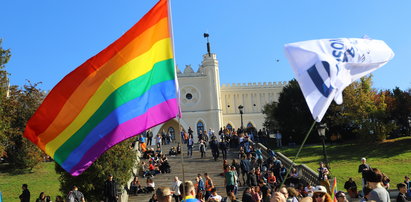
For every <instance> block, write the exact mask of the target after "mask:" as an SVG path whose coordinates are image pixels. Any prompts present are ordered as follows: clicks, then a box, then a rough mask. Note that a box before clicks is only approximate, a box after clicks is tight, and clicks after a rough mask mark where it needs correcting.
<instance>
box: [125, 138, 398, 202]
mask: <svg viewBox="0 0 411 202" xmlns="http://www.w3.org/2000/svg"><path fill="white" fill-rule="evenodd" d="M172 146H176V144H174V143H171V144H169V145H163V146H162V150H163V152H164V153H167V154H168V151H169V150H170V148H171V147H172ZM153 147H154V146H153ZM182 149H183V154H184V158H183V159H184V171H185V172H184V179H185V180H191V181H193V182H195V177H196V176H197V174H198V173H200V174H201V175H202V176H204V173H208V175H209V176H210V177H211V179H212V180H213V182H214V185H215V187H216V188H217V193H218V194H219V195H221V196H222V197H226V196H227V195H226V193H225V187H224V177H222V176H221V175H220V174H221V173H223V159H222V156H221V154H220V158H219V159H218V160H217V161H214V159H213V158H212V155H211V150H210V149H208V150H207V153H206V157H205V158H203V159H202V158H201V156H200V152H199V149H198V144H196V145H194V147H193V156H192V157H187V155H186V153H187V147H186V146H185V145H182ZM237 155H238V151H237V150H236V149H231V150H229V151H228V161H229V163H230V164H231V161H232V159H234V158H235V159H237V158H236V157H237ZM142 160H143V161H146V162H147V160H146V159H142ZM168 161H169V164H170V166H171V173H166V174H157V175H156V176H155V177H154V178H153V180H154V182H155V186H156V188H158V187H162V186H168V187H171V185H172V183H173V180H174V176H178V178H179V179H180V180H181V181H183V172H182V166H181V156H180V155H178V156H168ZM237 161H238V159H237ZM140 183H141V185H142V186H143V187H144V186H145V185H146V182H145V179H144V178H142V177H140ZM243 191H244V187H241V186H240V187H239V190H238V193H237V195H236V197H237V200H238V201H241V196H242V193H243ZM389 192H390V197H391V201H392V202H395V201H396V200H395V199H396V197H397V195H398V191H397V190H389ZM152 195H153V193H151V194H138V195H137V196H134V195H130V196H129V201H130V202H148V201H149V200H150V198H151V197H152ZM346 195H347V196H348V194H346ZM347 199H348V200H349V201H350V202H357V201H360V199H359V198H353V199H351V198H349V196H348V198H347ZM172 201H174V199H173V200H172Z"/></svg>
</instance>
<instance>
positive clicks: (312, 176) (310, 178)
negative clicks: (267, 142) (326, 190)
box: [254, 143, 320, 186]
mask: <svg viewBox="0 0 411 202" xmlns="http://www.w3.org/2000/svg"><path fill="white" fill-rule="evenodd" d="M254 147H257V148H260V149H261V152H262V153H263V156H264V158H268V157H269V155H268V148H267V147H266V146H264V145H263V144H261V143H256V144H254ZM276 155H277V159H278V160H280V161H281V162H282V163H283V164H284V166H285V167H286V168H289V167H290V165H291V163H293V162H292V161H291V159H289V158H287V157H286V156H285V155H284V154H282V153H281V152H276ZM293 167H294V168H296V169H297V172H298V176H300V179H301V180H303V181H304V182H306V183H310V184H311V185H314V186H315V185H319V184H320V182H319V181H318V173H316V172H315V171H313V170H312V169H311V168H309V167H308V166H306V165H305V164H301V165H297V164H295V163H293Z"/></svg>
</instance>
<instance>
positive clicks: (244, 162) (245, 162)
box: [240, 155, 251, 184]
mask: <svg viewBox="0 0 411 202" xmlns="http://www.w3.org/2000/svg"><path fill="white" fill-rule="evenodd" d="M249 156H250V155H248V156H247V158H245V157H244V156H243V157H242V159H241V161H240V167H241V174H242V175H241V177H242V178H243V184H246V183H245V179H244V176H245V175H247V173H248V172H250V170H251V160H250V159H249Z"/></svg>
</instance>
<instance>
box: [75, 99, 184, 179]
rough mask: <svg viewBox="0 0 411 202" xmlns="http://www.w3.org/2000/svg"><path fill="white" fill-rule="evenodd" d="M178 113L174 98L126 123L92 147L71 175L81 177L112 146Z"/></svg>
mask: <svg viewBox="0 0 411 202" xmlns="http://www.w3.org/2000/svg"><path fill="white" fill-rule="evenodd" d="M178 112H179V109H178V103H177V99H176V98H174V99H170V100H167V101H165V102H163V103H161V104H158V105H156V106H154V107H152V108H150V109H149V110H147V112H146V113H145V114H143V115H141V116H138V117H136V118H134V119H130V120H129V121H127V122H124V123H123V124H121V125H119V126H118V127H117V128H116V129H114V130H113V131H112V132H111V133H110V134H108V135H106V136H105V137H104V138H102V139H101V140H100V141H98V142H97V143H96V144H95V145H94V146H93V147H91V148H90V149H89V150H88V151H87V152H86V153H85V154H84V156H83V158H82V159H81V160H80V162H79V163H78V164H77V165H76V166H74V167H73V168H72V169H71V170H70V173H71V175H73V176H78V175H80V174H81V173H82V172H84V171H85V170H86V169H87V168H88V167H90V166H91V164H93V162H94V161H95V160H96V159H97V158H98V157H100V155H101V154H103V153H104V152H105V151H106V150H108V149H110V148H111V147H112V146H114V145H116V144H118V143H119V142H121V141H123V140H125V139H127V138H130V137H133V136H135V135H137V134H140V133H142V132H143V131H144V130H147V129H149V128H152V127H154V126H156V125H159V124H162V123H164V122H166V121H168V120H170V119H172V118H174V117H176V115H177V114H178Z"/></svg>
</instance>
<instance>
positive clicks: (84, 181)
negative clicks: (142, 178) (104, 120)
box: [55, 139, 137, 201]
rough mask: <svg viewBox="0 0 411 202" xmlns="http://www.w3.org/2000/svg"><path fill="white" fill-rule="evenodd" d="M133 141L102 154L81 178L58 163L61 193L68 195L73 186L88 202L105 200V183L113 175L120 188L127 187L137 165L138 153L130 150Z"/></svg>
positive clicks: (118, 145) (130, 140)
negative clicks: (108, 176) (72, 174)
mask: <svg viewBox="0 0 411 202" xmlns="http://www.w3.org/2000/svg"><path fill="white" fill-rule="evenodd" d="M132 142H133V140H132V139H128V140H125V141H123V142H122V143H120V144H117V145H115V146H114V147H112V148H111V149H109V150H108V151H106V152H105V153H104V154H102V155H101V156H100V157H99V158H98V159H97V160H96V161H95V162H94V163H93V164H92V165H91V166H90V167H89V168H88V169H87V170H86V171H84V172H83V173H82V174H81V175H79V176H71V175H70V174H69V173H67V172H66V171H65V170H64V169H63V168H61V167H60V165H58V164H57V163H56V167H55V170H56V172H57V173H59V174H60V178H59V180H60V191H61V192H62V193H65V194H67V193H68V192H69V191H70V190H71V188H72V186H73V185H76V186H78V187H79V190H81V192H83V194H84V196H85V198H86V199H87V201H101V200H102V199H103V189H104V181H105V180H106V179H107V175H108V174H113V175H114V178H115V180H116V181H117V183H118V185H120V187H119V188H121V187H122V186H125V185H126V183H127V181H128V180H129V179H130V177H131V176H132V175H133V173H132V170H133V166H134V165H135V163H136V160H137V155H136V151H135V150H132V149H131V148H130V145H131V143H132Z"/></svg>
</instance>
